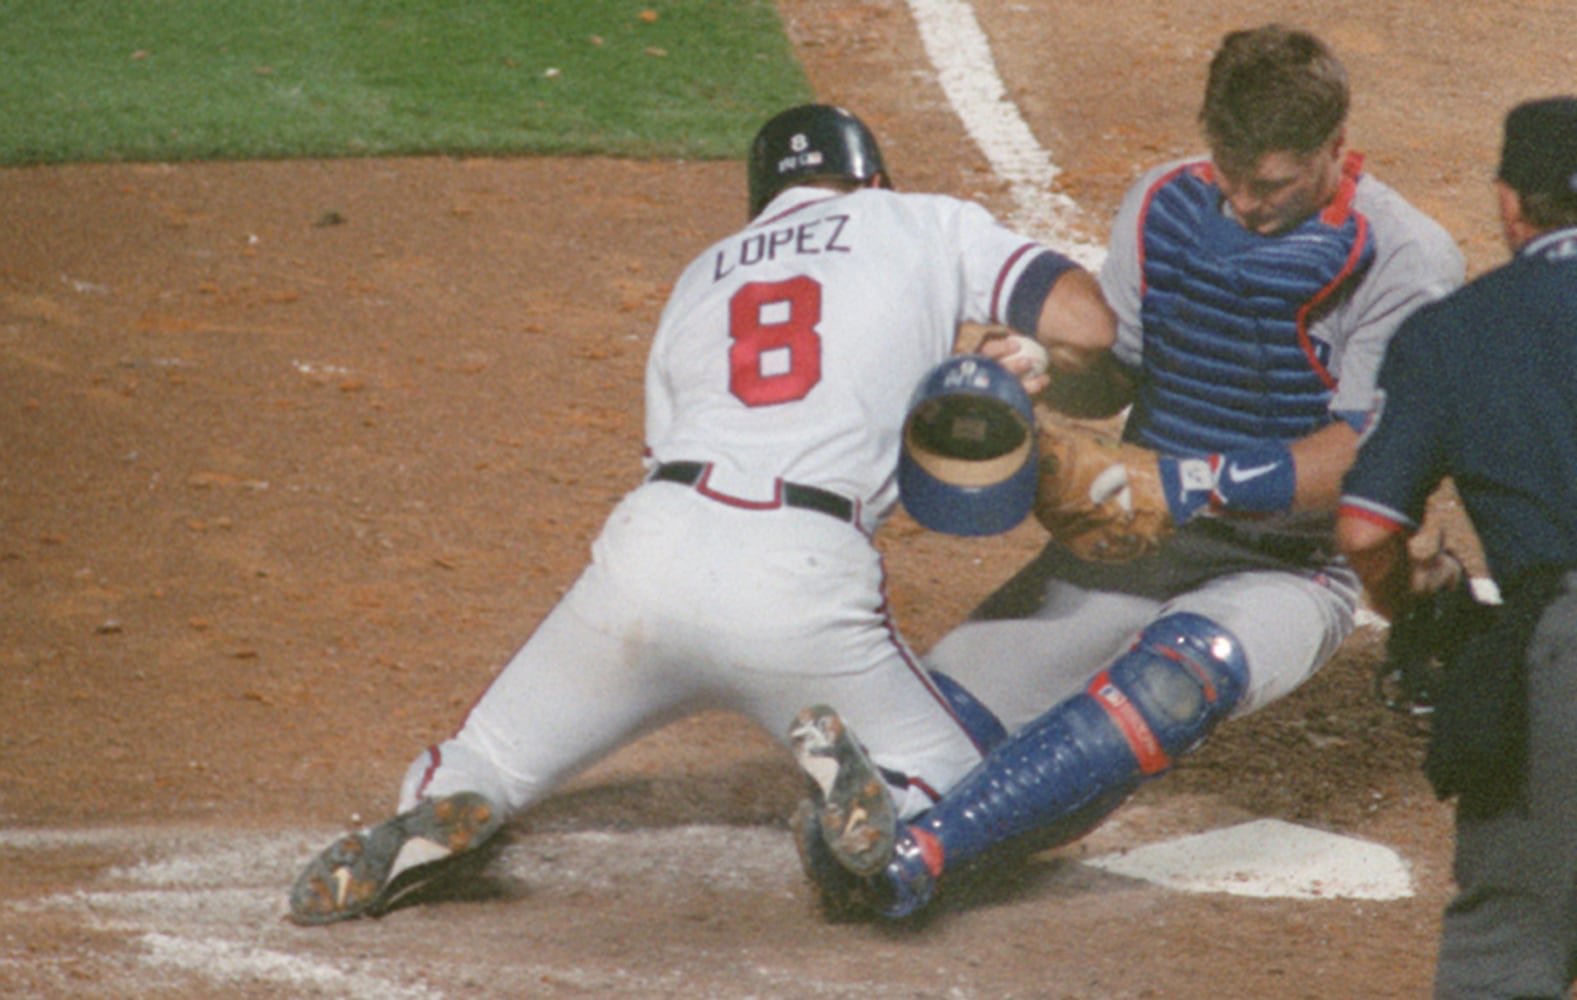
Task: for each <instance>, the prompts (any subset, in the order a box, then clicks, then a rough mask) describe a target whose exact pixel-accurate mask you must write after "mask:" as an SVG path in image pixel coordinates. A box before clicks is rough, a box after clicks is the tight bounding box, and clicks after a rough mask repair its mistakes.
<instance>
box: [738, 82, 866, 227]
mask: <svg viewBox="0 0 1577 1000" xmlns="http://www.w3.org/2000/svg"><path fill="white" fill-rule="evenodd" d="M748 171H749V181H750V217H751V218H752V219H753V218H755V217H756V216H757V215H759V214H761V210H762V209H763V208H766V207H767V202H769V201H771V200H772V199H773V198H775V197H777V195H778V193H779V192H781V191H782V190H783V189H785V188H788V187H792V186H793V185H795V184H800V183H804V182H805V181H807V180H812V179H817V178H842V179H844V180H849V181H854V182H856V183H865V182H867V181H871V180H873V179H874V180H876V181H877V183H878V185H879V186H880V187H884V188H891V187H892V179H891V177H890V176H889V175H888V173H887V168H886V165H885V164H884V163H883V162H882V154H881V149H880V148H879V147H878V146H877V143H876V136H875V135H873V134H872V133H871V130H870V129H869V128H866V126H865V123H864V122H862V121H860V119H859V118H857V117H855V116H854V115H853V114H851V113H849V112H848V111H845V110H844V109H842V108H839V107H834V106H832V105H830V104H802V105H799V106H798V107H793V108H789V109H788V110H787V111H782V112H779V113H778V114H777V115H774V116H773V117H772V118H771V119H769V120H768V121H767V123H766V124H765V125H763V126H761V129H760V130H759V131H758V132H757V133H756V137H755V140H754V141H753V142H752V143H751V144H750V163H749V167H748Z"/></svg>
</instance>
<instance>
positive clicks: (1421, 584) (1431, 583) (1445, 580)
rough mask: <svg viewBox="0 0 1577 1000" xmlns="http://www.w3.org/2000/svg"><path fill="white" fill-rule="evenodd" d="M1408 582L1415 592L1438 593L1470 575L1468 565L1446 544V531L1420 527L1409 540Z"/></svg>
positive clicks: (1420, 593) (1418, 593)
mask: <svg viewBox="0 0 1577 1000" xmlns="http://www.w3.org/2000/svg"><path fill="white" fill-rule="evenodd" d="M1407 561H1408V564H1409V573H1408V586H1409V589H1410V590H1411V591H1412V592H1413V593H1414V594H1416V595H1420V596H1424V595H1428V594H1438V593H1440V592H1441V591H1443V590H1450V589H1452V588H1453V587H1456V586H1457V585H1458V584H1460V583H1461V582H1462V581H1463V580H1464V579H1465V578H1466V577H1467V567H1466V566H1464V565H1463V564H1462V560H1461V559H1458V558H1457V556H1456V554H1455V553H1454V552H1452V551H1451V550H1450V549H1448V548H1446V535H1445V532H1444V531H1441V530H1439V529H1436V530H1434V531H1427V532H1426V531H1420V532H1418V533H1417V534H1415V535H1414V536H1413V537H1412V538H1410V539H1408V541H1407Z"/></svg>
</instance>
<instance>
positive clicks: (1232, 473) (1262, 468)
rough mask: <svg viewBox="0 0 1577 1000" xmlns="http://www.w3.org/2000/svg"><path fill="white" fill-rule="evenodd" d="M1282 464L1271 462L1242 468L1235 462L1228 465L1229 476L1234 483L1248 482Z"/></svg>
mask: <svg viewBox="0 0 1577 1000" xmlns="http://www.w3.org/2000/svg"><path fill="white" fill-rule="evenodd" d="M1280 464H1281V463H1280V462H1270V463H1268V464H1266V465H1256V466H1253V467H1252V468H1248V469H1240V468H1238V466H1237V465H1235V464H1234V465H1229V466H1227V478H1228V479H1230V480H1232V481H1233V482H1234V483H1246V482H1248V481H1249V480H1250V479H1258V478H1259V477H1260V476H1263V475H1264V474H1265V473H1267V472H1270V471H1271V470H1273V469H1275V468H1276V466H1278V465H1280Z"/></svg>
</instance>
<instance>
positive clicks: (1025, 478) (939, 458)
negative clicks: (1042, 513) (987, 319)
mask: <svg viewBox="0 0 1577 1000" xmlns="http://www.w3.org/2000/svg"><path fill="white" fill-rule="evenodd" d="M1036 450H1037V449H1036V447H1035V416H1034V410H1033V409H1032V407H1031V405H1030V400H1029V394H1028V393H1026V392H1025V391H1024V386H1023V385H1022V384H1021V383H1020V382H1019V380H1018V378H1017V377H1016V376H1014V375H1013V374H1012V373H1010V372H1009V371H1008V370H1007V369H1006V368H1003V367H1002V366H1001V365H1000V364H998V363H997V362H995V361H992V360H991V359H990V358H987V357H983V356H981V355H978V354H961V355H957V356H956V357H952V358H949V359H948V360H947V361H945V362H943V363H942V364H940V365H938V366H937V367H935V368H933V369H931V372H930V374H928V375H926V377H925V379H924V381H922V382H921V383H920V387H919V389H917V390H916V391H915V394H914V399H913V402H911V403H910V406H909V416H908V417H907V418H906V419H905V420H904V429H903V450H902V452H901V455H900V457H899V460H898V495H899V497H900V498H901V499H902V500H903V505H904V509H905V510H907V511H908V512H909V516H910V517H913V518H914V519H915V520H916V521H918V522H920V523H921V524H922V525H924V526H925V527H927V528H930V529H931V530H932V531H941V532H946V533H947V534H950V535H996V534H1000V533H1001V532H1004V531H1008V530H1010V529H1012V528H1014V527H1016V526H1017V525H1018V523H1019V522H1020V521H1022V520H1024V518H1025V517H1026V516H1028V514H1029V512H1030V508H1031V507H1032V506H1033V505H1034V502H1035V488H1036V484H1037V481H1038V476H1037V469H1038V466H1039V459H1038V456H1037V455H1036Z"/></svg>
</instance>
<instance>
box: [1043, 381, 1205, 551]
mask: <svg viewBox="0 0 1577 1000" xmlns="http://www.w3.org/2000/svg"><path fill="white" fill-rule="evenodd" d="M1035 430H1036V436H1037V444H1038V448H1039V451H1040V481H1039V484H1038V489H1037V492H1036V495H1035V516H1036V517H1037V518H1038V519H1039V520H1040V523H1041V524H1042V525H1044V526H1045V528H1046V530H1047V531H1049V532H1051V537H1053V538H1055V539H1056V540H1057V541H1058V542H1061V543H1062V544H1063V545H1065V546H1067V547H1068V548H1069V549H1070V550H1072V552H1073V553H1074V554H1075V555H1077V556H1079V557H1080V558H1081V559H1088V560H1091V561H1095V562H1127V561H1129V560H1132V559H1137V558H1139V557H1140V556H1144V555H1148V554H1150V553H1153V552H1155V551H1156V550H1157V549H1158V548H1160V545H1161V542H1162V541H1164V540H1165V539H1166V538H1167V536H1169V535H1171V533H1172V531H1173V527H1174V522H1173V520H1172V512H1171V509H1170V507H1169V506H1168V505H1167V500H1166V492H1165V490H1164V488H1163V486H1162V482H1161V470H1160V465H1159V463H1158V457H1159V456H1158V455H1157V454H1156V453H1155V452H1153V451H1151V450H1150V449H1148V448H1143V447H1140V446H1139V445H1135V444H1129V443H1127V442H1124V441H1122V440H1120V439H1119V438H1117V437H1115V436H1113V435H1111V434H1106V433H1103V432H1101V431H1099V430H1096V429H1094V428H1091V427H1088V426H1086V425H1083V424H1079V423H1076V422H1074V421H1072V420H1070V419H1068V418H1067V417H1064V416H1062V415H1060V414H1058V413H1055V412H1053V411H1052V410H1050V409H1048V408H1047V407H1044V406H1037V407H1036V408H1035Z"/></svg>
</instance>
